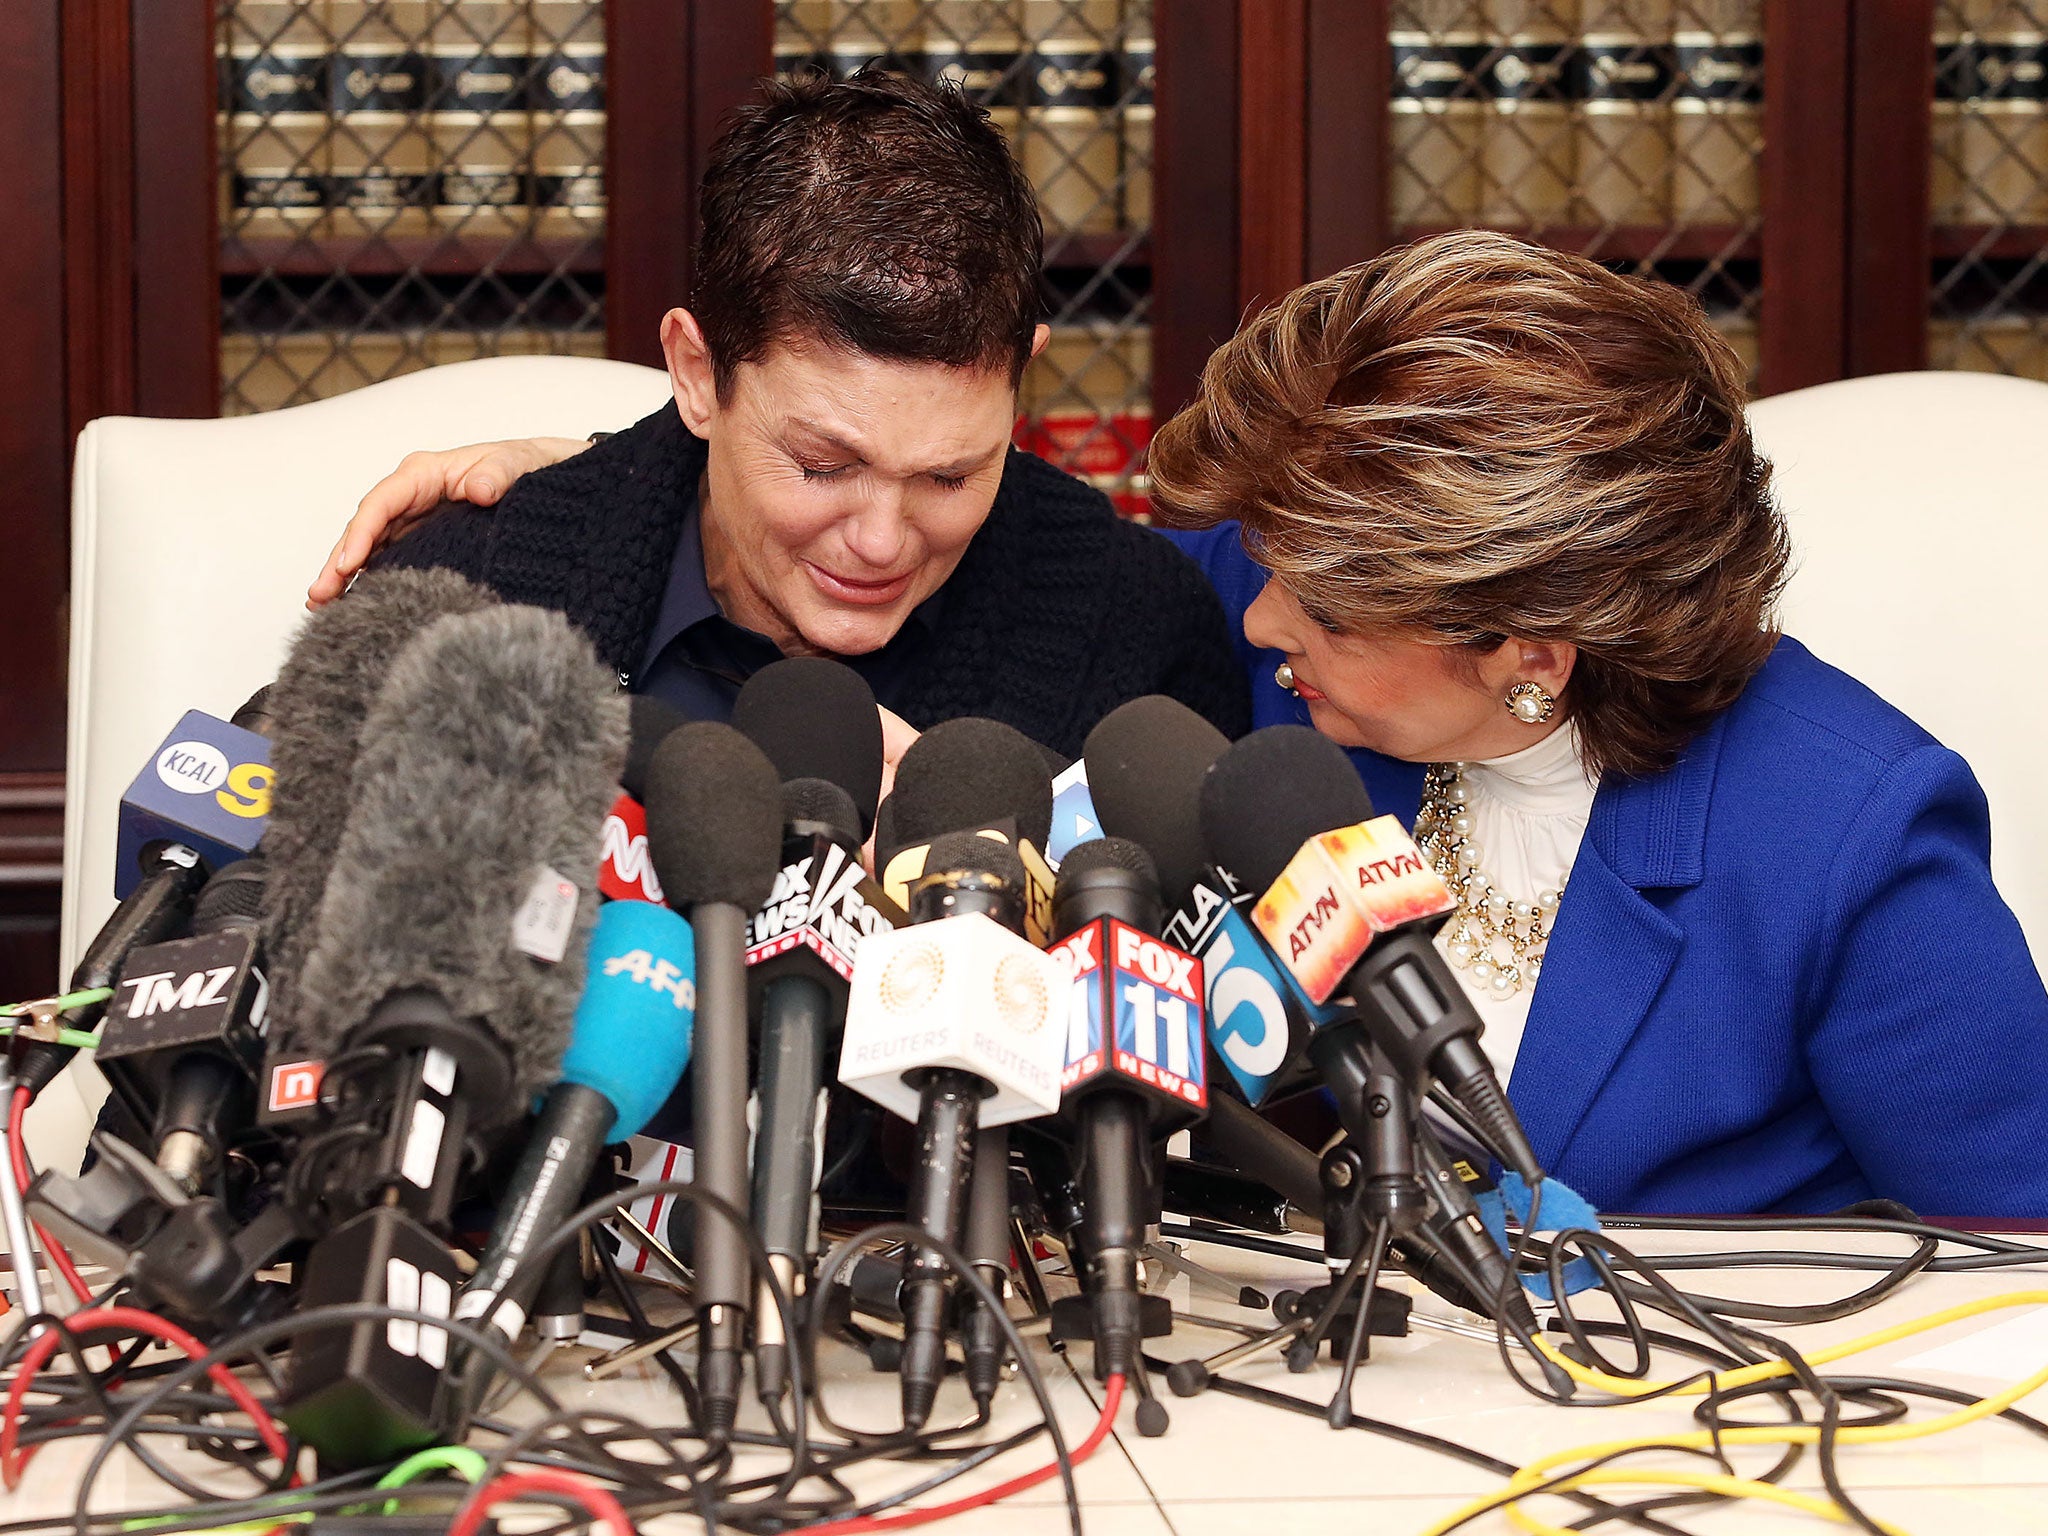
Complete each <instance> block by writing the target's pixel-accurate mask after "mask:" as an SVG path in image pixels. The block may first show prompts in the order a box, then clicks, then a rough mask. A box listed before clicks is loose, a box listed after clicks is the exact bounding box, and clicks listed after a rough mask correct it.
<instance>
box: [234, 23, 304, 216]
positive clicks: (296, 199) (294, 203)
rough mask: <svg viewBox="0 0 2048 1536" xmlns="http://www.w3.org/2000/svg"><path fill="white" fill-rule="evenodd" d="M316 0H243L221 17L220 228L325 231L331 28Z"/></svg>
mask: <svg viewBox="0 0 2048 1536" xmlns="http://www.w3.org/2000/svg"><path fill="white" fill-rule="evenodd" d="M322 22H323V18H322V16H321V15H320V13H319V11H318V10H316V9H315V7H313V6H311V5H303V4H302V5H288V4H284V3H281V0H242V3H241V4H239V5H237V6H236V7H235V8H234V10H233V11H231V12H229V13H228V14H227V15H226V16H225V17H224V18H223V21H222V25H221V29H220V34H219V36H220V46H219V49H218V53H217V61H218V65H219V69H220V80H219V91H220V109H219V113H218V117H219V124H220V129H221V133H222V138H221V146H222V154H221V166H222V174H221V187H220V215H221V223H220V227H221V232H222V234H223V235H224V236H225V237H226V239H227V240H229V241H230V242H233V241H236V240H248V241H252V242H265V243H267V242H275V241H297V240H303V239H309V238H313V237H315V236H317V235H318V234H319V233H320V232H321V230H322V227H323V224H324V221H325V216H326V210H327V169H328V167H327V161H328V120H327V110H328V95H327V80H328V68H327V33H326V29H325V27H324V26H323V24H322Z"/></svg>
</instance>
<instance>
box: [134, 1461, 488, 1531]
mask: <svg viewBox="0 0 2048 1536" xmlns="http://www.w3.org/2000/svg"><path fill="white" fill-rule="evenodd" d="M489 1466H490V1463H489V1462H488V1461H486V1460H485V1459H484V1456H483V1453H482V1452H480V1451H473V1450H471V1449H470V1448H469V1447H468V1446H464V1445H430V1446H428V1447H427V1448H426V1449H425V1450H424V1451H415V1452H414V1453H413V1454H412V1455H410V1456H408V1457H406V1458H405V1460H403V1461H401V1462H400V1463H399V1464H398V1465H397V1466H395V1467H393V1468H392V1469H391V1470H390V1471H389V1472H386V1473H385V1474H384V1475H383V1476H382V1477H380V1478H378V1479H377V1487H378V1488H379V1489H380V1490H385V1489H394V1488H403V1487H404V1486H405V1485H406V1484H407V1483H410V1482H413V1481H415V1480H416V1479H418V1478H420V1477H422V1476H424V1475H425V1474H426V1473H429V1472H440V1471H444V1470H445V1471H449V1472H454V1473H456V1474H458V1475H459V1476H460V1477H461V1478H462V1480H463V1481H464V1482H466V1483H473V1482H476V1481H477V1480H478V1479H479V1478H481V1477H482V1476H483V1475H484V1473H485V1471H486V1470H487V1469H488V1468H489ZM398 1502H399V1501H398V1500H397V1499H386V1500H385V1501H384V1509H383V1513H384V1514H386V1515H394V1514H396V1513H398ZM368 1508H369V1506H368V1505H367V1504H363V1505H357V1506H355V1509H356V1511H357V1512H361V1511H362V1510H366V1509H368ZM180 1518H182V1517H180V1516H178V1515H151V1516H149V1517H147V1518H145V1519H141V1520H124V1521H122V1522H121V1529H122V1530H124V1531H146V1530H149V1529H151V1528H152V1527H155V1526H159V1525H171V1524H174V1523H176V1522H177V1521H178V1520H179V1519H180ZM313 1518H314V1516H313V1513H312V1512H311V1511H310V1510H307V1511H291V1512H281V1513H279V1514H275V1515H265V1516H262V1517H261V1518H258V1519H253V1520H244V1521H241V1522H240V1523H238V1524H235V1525H217V1526H211V1527H209V1528H208V1529H206V1530H203V1531H190V1532H187V1533H186V1536H252V1533H258V1532H262V1531H267V1530H270V1529H271V1528H272V1527H273V1526H279V1525H297V1524H303V1523H304V1522H306V1521H308V1520H311V1519H313Z"/></svg>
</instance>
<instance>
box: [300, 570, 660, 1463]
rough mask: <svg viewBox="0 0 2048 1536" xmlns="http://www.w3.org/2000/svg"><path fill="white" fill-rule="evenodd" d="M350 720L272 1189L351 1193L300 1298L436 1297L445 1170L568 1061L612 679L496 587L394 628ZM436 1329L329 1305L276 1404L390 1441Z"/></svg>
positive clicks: (468, 1163) (427, 1390)
mask: <svg viewBox="0 0 2048 1536" xmlns="http://www.w3.org/2000/svg"><path fill="white" fill-rule="evenodd" d="M360 736H361V747H360V751H359V752H358V753H357V755H356V760H355V763H354V769H353V773H352V793H351V794H350V796H349V798H348V801H347V804H346V807H345V815H344V817H343V819H342V825H341V829H340V831H339V834H338V836H337V837H336V840H335V847H334V855H333V869H332V872H331V874H330V875H329V877H328V879H327V881H326V889H325V891H324V892H323V894H322V896H321V899H320V902H319V905H318V909H317V913H316V918H315V922H314V926H313V929H312V931H311V934H310V942H309V943H308V944H307V949H306V958H305V963H304V967H303V970H302V972H301V974H300V977H299V983H300V985H299V990H298V994H297V995H298V998H299V1001H300V1005H301V1006H300V1008H299V1011H298V1013H297V1015H296V1016H295V1018H294V1019H293V1020H292V1021H291V1023H292V1025H293V1028H294V1030H295V1033H296V1040H295V1042H294V1043H295V1044H296V1045H297V1046H298V1048H299V1049H301V1050H303V1051H304V1052H305V1053H306V1054H308V1055H312V1056H317V1057H320V1058H322V1059H324V1060H326V1061H328V1062H329V1063H330V1067H329V1071H328V1078H327V1082H326V1084H324V1085H323V1093H324V1094H325V1095H326V1096H327V1099H328V1101H329V1104H330V1105H331V1108H332V1114H331V1116H330V1119H329V1123H328V1124H327V1125H326V1126H325V1127H324V1128H323V1129H321V1130H317V1131H315V1132H314V1133H312V1134H311V1135H309V1136H307V1137H306V1139H305V1140H304V1141H303V1142H302V1143H301V1145H300V1148H299V1152H298V1155H297V1157H296V1159H295V1160H294V1164H293V1167H292V1170H291V1174H290V1177H289V1178H288V1181H287V1186H286V1195H285V1198H286V1199H287V1201H288V1202H289V1203H291V1204H293V1205H296V1206H299V1207H300V1208H301V1209H302V1210H305V1211H306V1212H307V1216H308V1223H309V1226H310V1227H311V1228H312V1229H313V1230H316V1231H317V1230H319V1227H320V1225H321V1223H322V1222H323V1221H324V1220H326V1219H331V1218H333V1217H344V1218H346V1219H344V1220H343V1221H342V1223H341V1224H340V1225H339V1226H336V1227H334V1228H333V1229H332V1230H330V1231H327V1232H326V1233H325V1235H324V1236H321V1237H320V1238H319V1239H318V1240H317V1241H316V1242H315V1243H314V1245H313V1248H312V1251H311V1253H310V1254H309V1256H308V1259H307V1262H306V1267H305V1274H304V1279H303V1282H302V1287H301V1300H302V1304H304V1305H307V1306H321V1305H329V1304H349V1303H358V1302H364V1301H369V1302H376V1303H380V1304H386V1305H392V1306H398V1307H406V1308H410V1309H413V1310H420V1311H425V1312H429V1313H435V1312H438V1313H440V1314H442V1315H446V1314H447V1313H448V1311H449V1310H450V1308H451V1307H452V1304H453V1300H454V1291H455V1289H456V1287H457V1286H459V1285H460V1283H461V1276H460V1273H459V1272H458V1271H457V1270H456V1268H455V1266H454V1260H453V1257H452V1255H451V1254H450V1253H449V1252H448V1250H447V1247H446V1245H445V1244H444V1243H443V1242H442V1241H440V1239H439V1237H438V1236H437V1233H438V1232H441V1231H444V1230H445V1228H446V1225H447V1222H448V1218H449V1213H450V1209H451V1206H452V1204H453V1201H454V1199H455V1196H456V1193H457V1186H458V1182H459V1180H460V1179H461V1178H462V1177H463V1175H464V1174H465V1173H466V1172H468V1171H470V1170H473V1169H474V1168H475V1167H477V1166H479V1165H480V1164H481V1163H482V1161H483V1159H484V1157H485V1156H486V1155H487V1153H488V1151H489V1149H490V1148H491V1146H492V1145H493V1144H494V1143H495V1141H496V1140H497V1139H498V1135H499V1133H500V1132H502V1131H503V1130H504V1129H506V1128H507V1127H508V1126H509V1125H510V1124H511V1123H513V1122H514V1121H516V1120H517V1119H518V1117H519V1116H520V1115H521V1114H522V1113H523V1112H524V1110H525V1108H526V1106H528V1105H529V1104H531V1103H532V1101H533V1098H534V1096H535V1095H536V1094H537V1093H538V1092H539V1091H540V1090H542V1089H543V1088H545V1087H547V1086H548V1085H549V1084H550V1083H552V1082H554V1081H555V1080H556V1078H557V1077H558V1076H559V1073H560V1067H561V1060H562V1053H563V1048H564V1046H565V1045H566V1043H567V1041H568V1038H569V1028H570V1018H571V1015H572V1014H573V1013H574V1011H575V1008H576V1004H577V1000H578V998H579V997H580V996H581V995H582V993H583V990H584V960H585V952H586V949H587V947H588V944H589V940H590V933H591V926H592V923H593V922H594V920H595V917H596V911H597V899H596V891H595V875H596V869H597V852H598V833H599V828H600V825H601V822H602V817H603V813H604V809H605V807H606V805H607V804H608V803H609V801H610V799H611V797H612V795H613V793H614V786H615V785H616V783H617V781H618V776H619V768H620V765H621V763H622V762H623V760H624V756H625V749H626V702H625V699H624V698H623V696H621V695H620V694H619V693H618V692H617V691H616V687H615V683H614V679H613V677H612V674H611V673H610V672H609V671H607V670H606V669H605V668H604V667H603V666H602V665H601V664H600V663H599V662H598V660H597V657H596V654H595V652H594V651H593V649H592V647H591V644H590V642H589V640H588V639H587V638H585V637H584V636H583V634H582V633H581V632H580V631H578V630H577V629H575V628H574V627H572V626H571V625H570V623H569V621H568V620H567V619H565V618H563V617H562V616H561V615H560V614H556V613H550V612H545V611H543V610H541V609H538V608H530V607H513V606H492V607H488V608H482V609H478V610H475V611H471V612H466V613H457V614H452V615H448V616H446V617H442V618H439V619H437V620H435V621H434V622H433V623H432V624H430V625H428V626H427V628H426V629H424V630H423V631H422V632H421V633H420V634H418V635H417V636H415V637H414V638H413V639H412V640H411V641H410V642H409V643H408V644H406V646H405V647H404V649H403V650H402V651H401V652H400V654H399V655H398V657H397V658H396V660H395V661H393V662H392V664H391V667H390V672H389V675H388V677H387V678H386V679H385V682H384V684H383V686H382V687H381V688H380V689H379V690H378V692H377V695H376V698H375V701H374V702H373V703H372V704H371V706H370V708H369V711H368V713H367V715H366V716H365V717H364V720H363V723H362V727H361V733H360ZM266 909H268V903H266ZM351 1212H359V1213H360V1214H353V1215H351V1214H349V1213H351ZM448 1354H449V1349H448V1336H447V1334H446V1333H445V1331H443V1330H440V1329H437V1328H433V1327H431V1326H430V1325H413V1326H410V1327H398V1326H394V1327H392V1328H388V1329H387V1328H386V1326H385V1325H384V1324H382V1323H374V1324H373V1323H364V1324H357V1325H349V1326H346V1327H338V1328H334V1329H327V1330H322V1331H320V1332H318V1333H316V1334H313V1335H310V1336H308V1337H307V1338H305V1339H303V1340H302V1341H301V1342H300V1344H299V1346H298V1348H296V1349H295V1350H294V1353H293V1357H292V1366H291V1375H290V1377H289V1379H288V1381H287V1384H286V1388H285V1391H284V1393H283V1395H282V1398H281V1407H282V1414H283V1417H284V1418H285V1421H286V1422H287V1423H288V1424H290V1425H291V1426H292V1428H293V1429H294V1430H295V1431H296V1432H297V1433H298V1434H299V1435H300V1436H301V1437H302V1438H303V1439H305V1440H306V1441H308V1442H309V1443H311V1444H312V1445H314V1446H315V1447H316V1449H318V1450H319V1452H320V1454H321V1456H322V1459H323V1460H324V1461H326V1462H328V1463H331V1464H332V1465H335V1466H337V1467H356V1466H363V1465H368V1464H371V1463H374V1462H380V1461H388V1460H390V1459H391V1458H392V1457H394V1456H396V1455H401V1454H404V1453H405V1452H406V1451H408V1450H410V1449H414V1448H416V1447H418V1446H419V1445H423V1444H426V1443H429V1442H430V1441H432V1440H434V1439H436V1438H438V1437H439V1436H440V1435H441V1434H442V1433H443V1432H444V1431H443V1425H442V1418H443V1414H442V1412H441V1410H440V1408H439V1407H438V1406H437V1405H438V1403H439V1391H440V1386H441V1377H442V1374H443V1372H444V1371H445V1369H446V1366H447V1363H448Z"/></svg>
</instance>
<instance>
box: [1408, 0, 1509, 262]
mask: <svg viewBox="0 0 2048 1536" xmlns="http://www.w3.org/2000/svg"><path fill="white" fill-rule="evenodd" d="M1482 19H1483V18H1482V17H1481V16H1480V14H1479V11H1478V8H1477V5H1476V4H1475V3H1473V0H1396V3H1395V4H1394V5H1393V7H1392V10H1391V12H1390V16H1389V26H1390V31H1389V36H1388V42H1389V47H1390V52H1391V63H1392V79H1391V81H1390V83H1389V96H1388V103H1387V109H1388V126H1389V134H1388V141H1389V142H1388V156H1389V162H1390V163H1389V165H1388V177H1387V215H1388V219H1389V221H1390V222H1391V224H1392V225H1393V227H1394V228H1395V229H1396V230H1401V231H1409V230H1415V229H1424V228H1436V227H1442V226H1462V225H1467V224H1470V223H1472V222H1473V221H1474V220H1475V219H1477V218H1478V217H1479V211H1480V194H1481V177H1480V146H1481V139H1482V137H1483V135H1484V132H1485V128H1486V122H1487V117H1488V115H1489V110H1490V105H1491V104H1490V100H1489V99H1488V98H1487V96H1486V94H1484V86H1483V82H1482V78H1481V77H1482V75H1483V74H1484V73H1485V71H1486V68H1487V61H1488V59H1489V57H1490V56H1491V53H1492V50H1491V49H1490V48H1489V47H1488V45H1487V40H1486V37H1485V35H1484V33H1482V32H1481V30H1480V24H1481V22H1482Z"/></svg>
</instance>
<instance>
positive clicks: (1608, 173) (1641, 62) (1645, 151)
mask: <svg viewBox="0 0 2048 1536" xmlns="http://www.w3.org/2000/svg"><path fill="white" fill-rule="evenodd" d="M1671 12H1672V0H1584V3H1583V4H1582V5H1581V7H1580V11H1579V25H1580V34H1579V46H1578V52H1577V58H1576V61H1575V62H1576V69H1575V80H1574V91H1573V94H1574V95H1575V97H1576V98H1577V103H1576V108H1577V113H1578V129H1579V133H1578V198H1577V204H1578V211H1577V212H1576V213H1575V214H1574V215H1573V217H1574V218H1575V219H1576V220H1577V221H1579V222H1581V223H1585V224H1592V225H1599V226H1612V225H1657V224H1663V223H1666V222H1667V221H1668V220H1669V219H1670V217H1671V93H1672V75H1673V72H1674V60H1673V57H1672V48H1671V31H1672V28H1671Z"/></svg>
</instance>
